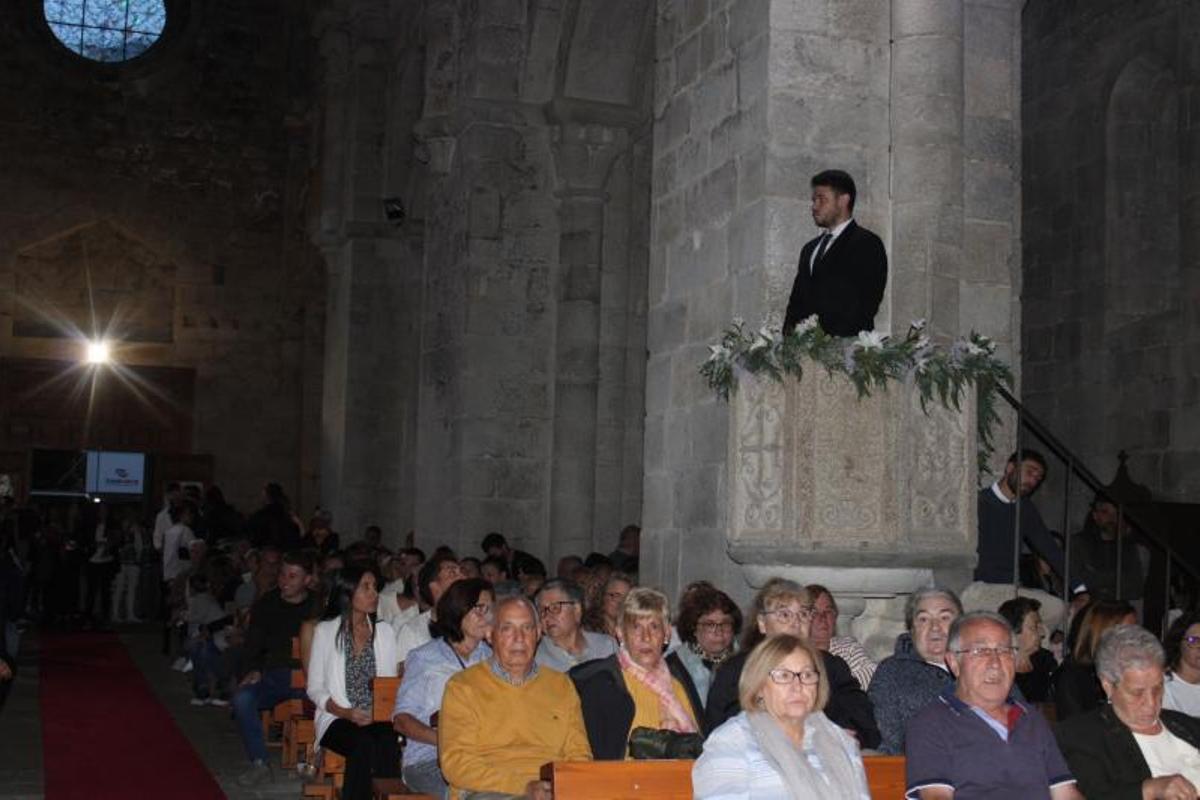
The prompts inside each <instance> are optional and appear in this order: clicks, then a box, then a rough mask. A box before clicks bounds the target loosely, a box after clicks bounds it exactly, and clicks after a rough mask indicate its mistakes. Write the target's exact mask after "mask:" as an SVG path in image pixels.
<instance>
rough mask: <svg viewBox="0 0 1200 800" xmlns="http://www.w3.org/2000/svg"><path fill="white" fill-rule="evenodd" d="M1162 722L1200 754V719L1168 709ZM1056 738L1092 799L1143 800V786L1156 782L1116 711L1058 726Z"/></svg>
mask: <svg viewBox="0 0 1200 800" xmlns="http://www.w3.org/2000/svg"><path fill="white" fill-rule="evenodd" d="M1159 719H1161V720H1162V723H1163V725H1165V726H1166V727H1167V730H1169V731H1170V732H1171V733H1173V734H1175V735H1176V736H1178V737H1179V738H1180V739H1183V740H1184V741H1185V742H1187V743H1188V744H1190V745H1191V746H1192V747H1195V748H1197V749H1200V720H1196V719H1194V718H1192V717H1189V716H1188V715H1187V714H1180V713H1179V712H1178V711H1168V710H1166V709H1165V708H1164V709H1163V710H1162V712H1161V713H1160V714H1159ZM1054 736H1055V738H1056V739H1058V749H1059V750H1061V751H1062V754H1063V757H1064V758H1065V759H1066V760H1067V765H1068V766H1069V767H1070V768H1071V774H1073V775H1074V776H1075V780H1077V781H1079V791H1081V792H1082V793H1083V794H1084V796H1085V797H1087V798H1088V800H1141V798H1142V781H1144V780H1146V779H1147V778H1149V777H1150V768H1149V767H1148V766H1146V759H1145V758H1143V757H1142V751H1141V750H1140V749H1139V748H1138V746H1137V742H1136V741H1135V740H1134V738H1133V734H1132V733H1131V732H1130V730H1129V728H1127V727H1126V726H1125V723H1123V722H1121V720H1120V719H1118V718H1117V715H1116V714H1115V713H1114V712H1113V710H1112V706H1109V705H1103V706H1101V707H1100V708H1097V709H1096V710H1095V711H1089V712H1088V713H1086V714H1080V715H1079V716H1077V717H1072V718H1071V719H1069V720H1067V721H1066V722H1060V723H1058V725H1057V726H1056V727H1055V729H1054Z"/></svg>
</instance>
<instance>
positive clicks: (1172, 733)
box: [1055, 625, 1200, 800]
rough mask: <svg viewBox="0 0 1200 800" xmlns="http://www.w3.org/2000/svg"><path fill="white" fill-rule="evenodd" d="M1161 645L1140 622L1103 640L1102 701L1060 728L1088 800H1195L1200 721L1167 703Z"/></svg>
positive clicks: (1099, 662)
mask: <svg viewBox="0 0 1200 800" xmlns="http://www.w3.org/2000/svg"><path fill="white" fill-rule="evenodd" d="M1165 660H1166V659H1165V656H1164V653H1163V648H1162V645H1160V644H1159V643H1158V639H1156V638H1155V637H1154V634H1152V633H1150V631H1148V630H1146V629H1145V628H1141V627H1139V626H1137V625H1117V626H1116V627H1113V628H1109V629H1108V630H1107V631H1105V632H1104V635H1103V636H1101V638H1100V645H1099V647H1098V648H1097V649H1096V672H1097V674H1098V675H1099V677H1100V685H1101V686H1102V687H1103V689H1104V693H1105V694H1106V695H1107V696H1108V702H1109V704H1108V705H1102V706H1100V707H1099V708H1096V709H1093V710H1092V711H1088V712H1086V713H1083V714H1077V715H1075V716H1073V717H1071V718H1070V719H1069V720H1067V721H1065V722H1063V723H1060V724H1059V726H1058V728H1057V729H1056V730H1055V735H1056V736H1057V737H1058V746H1059V748H1061V749H1062V753H1063V756H1064V757H1066V759H1067V764H1068V765H1069V766H1070V767H1071V772H1072V774H1074V776H1075V778H1076V780H1078V781H1079V790H1080V791H1081V792H1083V793H1084V795H1086V796H1087V798H1088V800H1119V799H1120V800H1123V798H1151V799H1152V800H1157V799H1158V798H1162V799H1163V800H1195V798H1196V797H1197V787H1200V721H1198V720H1196V719H1195V718H1194V717H1189V716H1188V715H1186V714H1181V713H1179V712H1176V711H1168V710H1165V709H1163V708H1162V697H1163V665H1164V663H1165Z"/></svg>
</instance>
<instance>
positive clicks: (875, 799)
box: [863, 756, 907, 800]
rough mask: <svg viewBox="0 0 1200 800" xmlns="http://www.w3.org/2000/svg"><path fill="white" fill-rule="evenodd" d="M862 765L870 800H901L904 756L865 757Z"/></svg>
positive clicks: (904, 784) (903, 785)
mask: <svg viewBox="0 0 1200 800" xmlns="http://www.w3.org/2000/svg"><path fill="white" fill-rule="evenodd" d="M863 764H864V765H865V766H866V768H867V786H869V787H870V789H871V798H872V800H903V798H904V789H905V787H906V785H907V784H906V783H905V779H904V756H865V757H864V758H863Z"/></svg>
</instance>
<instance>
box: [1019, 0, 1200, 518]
mask: <svg viewBox="0 0 1200 800" xmlns="http://www.w3.org/2000/svg"><path fill="white" fill-rule="evenodd" d="M1023 29H1024V34H1023V38H1024V43H1023V52H1024V63H1023V68H1022V77H1023V84H1024V87H1023V105H1022V114H1023V116H1024V144H1023V151H1024V167H1023V172H1024V176H1023V179H1024V196H1025V205H1024V220H1023V225H1024V229H1025V239H1024V253H1023V261H1024V273H1025V276H1024V280H1025V292H1024V309H1025V314H1024V319H1023V337H1024V339H1025V341H1027V342H1028V347H1027V348H1026V350H1025V352H1024V356H1023V372H1024V397H1025V399H1026V401H1027V402H1028V404H1029V406H1030V408H1031V409H1032V410H1033V411H1034V413H1036V414H1038V415H1039V416H1040V417H1042V418H1043V419H1044V420H1045V421H1046V422H1047V423H1048V424H1049V425H1050V427H1051V428H1052V429H1053V430H1054V431H1056V432H1057V434H1058V435H1059V436H1060V437H1061V438H1062V439H1063V441H1064V442H1065V443H1066V444H1067V445H1068V446H1069V447H1071V448H1073V449H1075V450H1076V451H1077V452H1079V453H1080V454H1081V455H1082V456H1083V458H1084V461H1085V463H1086V464H1087V465H1088V466H1089V467H1090V468H1091V470H1092V471H1093V472H1095V473H1096V474H1097V475H1099V476H1101V477H1102V478H1104V479H1108V478H1109V477H1111V476H1112V474H1113V472H1114V470H1115V469H1116V466H1117V453H1118V452H1119V451H1120V450H1122V449H1124V450H1127V451H1128V452H1129V453H1130V456H1131V457H1130V461H1129V469H1130V472H1131V474H1132V475H1133V477H1134V478H1135V479H1136V480H1138V481H1140V482H1142V483H1144V484H1146V485H1148V486H1150V487H1151V488H1152V489H1153V490H1154V491H1155V492H1156V493H1157V494H1159V495H1160V496H1161V497H1163V498H1164V499H1171V500H1176V501H1190V502H1194V501H1195V500H1196V498H1197V496H1198V495H1200V357H1198V356H1197V353H1198V352H1200V351H1198V348H1197V345H1198V344H1200V238H1198V236H1200V234H1198V231H1200V226H1198V225H1197V221H1200V216H1198V215H1200V203H1198V202H1197V199H1198V197H1200V180H1198V178H1200V174H1198V172H1197V170H1198V169H1200V166H1198V165H1200V159H1198V158H1197V156H1198V155H1200V116H1198V115H1197V113H1196V109H1197V108H1200V105H1198V102H1200V91H1198V81H1200V59H1198V58H1197V48H1196V47H1195V42H1196V41H1197V37H1198V36H1200V8H1198V7H1197V6H1196V4H1195V3H1190V2H1183V1H1181V0H1153V2H1144V3H1131V2H1118V1H1117V0H1100V1H1099V2H1092V3H1069V4H1062V3H1054V2H1044V0H1031V2H1029V3H1028V4H1027V6H1026V8H1025V13H1024V21H1023ZM1059 475H1060V476H1061V470H1060V472H1059ZM1056 482H1057V479H1056ZM1087 499H1090V498H1087V497H1078V498H1076V502H1075V505H1074V508H1076V509H1079V510H1080V513H1079V514H1076V515H1073V516H1075V517H1076V520H1075V521H1078V518H1080V517H1081V516H1082V509H1083V508H1084V506H1083V505H1081V504H1080V503H1079V502H1078V501H1084V502H1086V500H1087Z"/></svg>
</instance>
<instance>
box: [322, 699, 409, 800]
mask: <svg viewBox="0 0 1200 800" xmlns="http://www.w3.org/2000/svg"><path fill="white" fill-rule="evenodd" d="M399 691H400V679H399V678H375V680H374V681H372V682H371V700H372V703H371V720H372V721H373V722H391V721H392V707H393V706H394V705H396V693H397V692H399ZM396 735H397V737H398V736H399V734H396ZM345 780H346V759H345V758H344V757H343V756H341V755H339V754H337V753H335V752H333V751H332V750H328V749H326V750H324V751H322V756H321V769H320V770H319V771H318V772H317V777H316V780H315V781H314V782H313V783H309V784H306V785H305V787H304V796H305V797H324V798H331V797H334V796H336V792H338V791H340V790H341V788H342V784H343V783H344V782H345Z"/></svg>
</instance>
